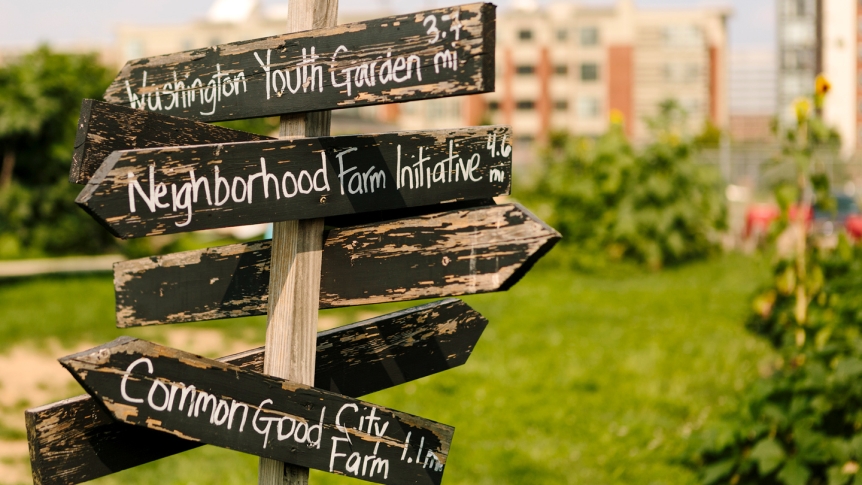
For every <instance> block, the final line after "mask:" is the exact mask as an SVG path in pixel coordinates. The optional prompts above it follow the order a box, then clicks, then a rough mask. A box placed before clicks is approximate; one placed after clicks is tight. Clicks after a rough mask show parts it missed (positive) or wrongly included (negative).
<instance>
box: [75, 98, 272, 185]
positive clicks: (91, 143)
mask: <svg viewBox="0 0 862 485" xmlns="http://www.w3.org/2000/svg"><path fill="white" fill-rule="evenodd" d="M272 139H273V138H270V137H268V136H261V135H255V134H253V133H246V132H244V131H237V130H231V129H228V128H222V127H220V126H216V125H211V124H208V123H201V122H200V121H194V120H190V119H185V118H176V117H174V116H166V115H163V114H159V113H154V112H151V111H142V110H140V109H132V108H129V107H126V106H120V105H113V104H108V103H103V102H101V101H96V100H93V99H85V100H84V102H83V103H81V116H80V118H79V119H78V132H77V134H76V136H75V152H74V154H73V155H72V169H71V170H69V181H70V182H73V183H76V184H85V183H87V182H88V181H89V180H90V177H92V176H93V173H95V172H96V169H98V168H99V166H101V165H102V162H104V161H105V158H107V157H108V155H110V154H111V153H113V152H115V151H117V150H134V149H140V148H156V147H168V146H182V145H209V144H214V143H235V142H241V141H259V140H272Z"/></svg>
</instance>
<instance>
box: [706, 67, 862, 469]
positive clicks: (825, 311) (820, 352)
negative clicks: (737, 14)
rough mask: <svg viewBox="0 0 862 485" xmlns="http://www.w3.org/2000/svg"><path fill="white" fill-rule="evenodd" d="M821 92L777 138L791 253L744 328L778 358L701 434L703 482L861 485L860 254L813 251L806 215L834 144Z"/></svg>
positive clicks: (847, 248)
mask: <svg viewBox="0 0 862 485" xmlns="http://www.w3.org/2000/svg"><path fill="white" fill-rule="evenodd" d="M828 90H829V84H828V82H826V80H825V79H823V78H822V77H821V78H818V80H817V83H816V91H815V94H814V96H813V97H812V98H811V99H800V100H798V101H797V102H796V104H795V111H796V125H795V126H793V127H791V128H790V129H789V130H787V131H786V132H785V134H784V135H785V136H784V137H783V151H782V156H783V159H784V160H785V161H787V162H788V163H792V164H793V166H794V167H795V180H794V184H793V185H790V186H784V187H783V188H782V189H780V190H779V192H778V195H779V200H781V201H783V203H782V208H783V209H784V215H783V220H784V227H785V229H786V230H787V231H788V233H789V234H791V235H792V241H793V250H792V251H790V252H789V253H787V254H783V255H782V254H781V253H779V258H778V260H777V262H776V264H775V266H774V270H773V275H774V278H773V282H772V284H771V285H770V286H769V287H767V288H764V289H763V290H762V291H761V292H760V293H759V294H758V295H757V296H756V298H755V299H754V305H753V309H754V311H753V313H752V315H751V316H750V318H749V321H748V328H749V329H750V330H752V331H753V332H755V333H756V334H758V335H760V336H762V337H765V338H766V339H767V340H768V341H769V342H770V343H771V344H772V345H773V347H774V348H775V350H776V353H777V360H776V362H775V364H774V366H773V369H772V370H771V375H769V376H768V377H765V378H762V379H760V380H759V381H758V382H756V383H754V385H753V386H751V387H750V388H749V389H748V390H747V392H746V393H745V394H744V396H743V400H742V403H741V405H740V408H739V410H738V413H736V414H735V415H732V416H726V417H724V418H723V419H722V420H721V421H720V422H719V423H718V424H716V425H714V426H712V427H710V428H709V429H708V430H707V431H705V432H704V433H703V434H701V435H700V442H699V447H698V449H697V450H696V453H695V464H697V465H698V466H699V467H702V468H701V470H702V472H703V475H702V478H703V482H704V483H707V484H710V483H720V482H721V483H727V482H729V483H766V484H772V483H775V484H778V483H782V484H786V485H809V484H823V485H846V484H849V483H851V482H852V483H853V484H855V485H862V473H860V472H859V468H860V467H859V463H860V461H862V249H860V248H859V247H853V246H851V245H850V244H849V243H848V241H847V240H846V238H844V237H842V238H841V239H840V241H839V245H838V248H837V249H836V250H834V251H832V250H826V249H821V248H817V247H815V246H814V245H812V244H811V241H810V240H809V234H808V231H807V225H808V221H807V214H806V210H805V208H807V207H810V206H811V204H812V203H813V202H814V201H815V200H816V201H817V202H819V203H821V204H829V202H830V199H829V186H828V180H827V179H826V177H825V176H824V175H823V174H822V173H820V172H819V170H818V166H817V165H818V164H817V160H816V158H815V157H814V155H813V154H814V153H815V148H818V147H819V146H821V145H823V144H826V143H830V142H833V141H834V140H835V136H834V134H833V133H832V132H831V131H830V130H829V129H828V128H827V127H826V125H825V124H824V123H823V121H822V119H821V117H820V116H819V109H820V107H821V106H822V103H823V98H824V96H826V94H827V93H828ZM812 108H813V109H812ZM791 201H792V202H795V204H796V210H795V211H791V210H790V209H791V204H790V202H791Z"/></svg>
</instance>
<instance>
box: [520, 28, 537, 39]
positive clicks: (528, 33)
mask: <svg viewBox="0 0 862 485" xmlns="http://www.w3.org/2000/svg"><path fill="white" fill-rule="evenodd" d="M518 40H533V31H532V30H528V29H523V30H519V31H518Z"/></svg>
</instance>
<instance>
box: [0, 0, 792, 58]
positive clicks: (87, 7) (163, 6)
mask: <svg viewBox="0 0 862 485" xmlns="http://www.w3.org/2000/svg"><path fill="white" fill-rule="evenodd" d="M472 1H473V0H397V1H396V0H362V1H357V0H342V1H341V3H340V8H341V10H342V11H345V12H351V13H362V12H369V13H371V12H375V11H380V10H382V9H386V10H389V11H393V12H396V13H409V12H413V11H418V10H426V9H429V8H437V7H446V6H452V5H458V4H463V3H471V2H472ZM776 1H777V0H724V1H721V0H719V1H709V0H635V4H636V5H637V6H638V8H661V7H698V6H704V5H706V6H715V5H721V6H727V7H730V8H731V9H732V10H733V15H732V17H731V18H730V22H729V25H728V27H729V30H730V33H729V36H730V44H731V48H732V49H745V48H752V47H756V48H771V47H774V45H775V35H776V34H775V13H774V12H775V2H776ZM212 2H213V0H147V1H146V2H129V1H123V0H71V1H70V0H0V49H2V48H27V47H31V46H35V45H37V44H39V43H45V42H46V43H48V44H50V45H52V46H56V47H58V48H62V46H63V45H64V44H65V45H86V44H102V43H108V42H111V41H112V40H113V31H114V27H115V26H117V25H119V24H133V25H165V24H181V23H186V22H189V21H192V20H195V19H199V18H201V17H203V16H204V14H205V13H206V11H207V9H208V8H209V6H210V5H211V4H212ZM613 2H614V0H581V1H580V2H579V3H582V4H597V5H602V4H612V3H613ZM262 3H263V4H264V5H272V4H277V3H283V0H281V1H279V0H262ZM494 3H496V4H497V5H498V6H499V7H500V8H501V9H504V8H508V7H509V5H510V4H511V3H512V2H511V0H497V1H495V2H494ZM540 3H547V0H546V1H541V2H540Z"/></svg>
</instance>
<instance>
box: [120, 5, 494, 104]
mask: <svg viewBox="0 0 862 485" xmlns="http://www.w3.org/2000/svg"><path fill="white" fill-rule="evenodd" d="M299 10H300V9H297V11H299ZM308 10H311V8H309V9H308ZM495 10H496V7H495V6H494V5H492V4H490V3H474V4H470V5H461V6H458V7H452V8H441V9H436V10H428V11H425V12H418V13H414V14H408V15H396V16H393V17H387V18H383V19H377V20H369V21H366V22H359V23H354V24H345V25H339V26H337V27H335V26H332V27H330V28H320V29H319V30H315V31H314V32H313V33H308V32H299V33H295V34H285V35H277V36H273V37H266V38H263V39H254V40H247V41H242V42H235V43H233V44H225V45H218V46H213V47H208V48H204V49H197V50H192V51H186V52H178V53H174V54H168V55H164V56H157V57H148V58H145V59H138V60H134V61H130V62H128V63H127V64H126V65H125V66H124V67H123V69H122V70H121V71H120V74H119V75H118V76H117V78H116V79H114V82H113V83H112V84H111V86H110V87H109V88H108V90H107V91H106V92H105V101H107V102H109V103H113V104H121V105H125V106H128V107H131V108H136V109H145V110H148V111H156V112H159V113H162V114H167V115H171V116H177V117H181V118H193V119H197V120H202V121H221V120H234V119H242V118H258V117H262V116H272V115H282V114H285V113H300V112H307V111H317V110H325V109H338V108H352V107H356V106H365V105H371V104H381V103H393V102H400V101H414V100H420V99H428V98H440V97H444V96H454V95H460V94H476V93H484V92H489V91H493V90H494V41H495V36H496V30H495V23H494V21H495ZM305 15H308V14H307V13H305ZM296 17H300V18H301V17H304V15H303V14H302V13H301V14H300V15H297V16H296ZM332 21H333V23H334V19H332ZM300 27H305V28H304V29H301V30H307V29H309V28H312V26H311V25H303V26H300Z"/></svg>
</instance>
